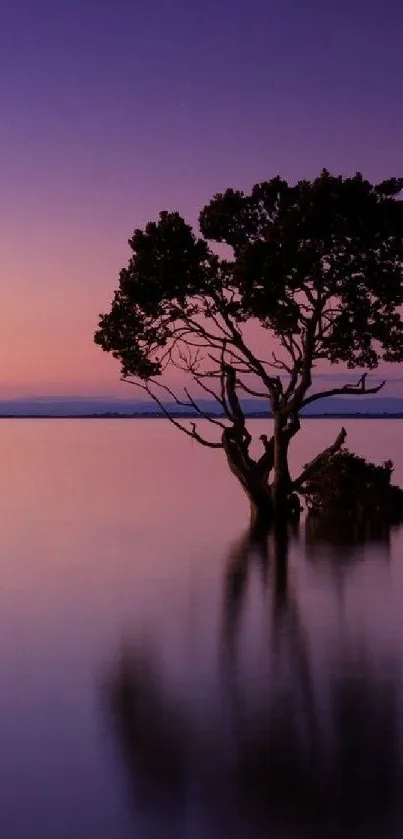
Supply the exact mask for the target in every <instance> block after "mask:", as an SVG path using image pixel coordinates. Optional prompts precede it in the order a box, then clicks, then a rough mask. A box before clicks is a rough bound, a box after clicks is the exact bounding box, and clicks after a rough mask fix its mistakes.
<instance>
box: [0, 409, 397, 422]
mask: <svg viewBox="0 0 403 839" xmlns="http://www.w3.org/2000/svg"><path fill="white" fill-rule="evenodd" d="M171 416H172V417H173V418H174V419H195V418H196V417H197V416H198V415H197V414H196V413H190V412H189V413H188V412H183V411H181V412H179V411H178V413H172V412H171ZM211 416H212V417H218V418H224V414H211ZM245 418H246V419H272V415H271V414H270V413H269V412H268V411H254V412H252V413H246V414H245ZM0 419H166V417H165V415H164V414H162V413H159V412H158V411H134V412H133V413H132V414H123V413H119V412H118V411H116V412H115V411H106V412H105V413H99V414H40V413H38V414H0ZM303 419H304V420H315V419H378V420H379V419H403V413H400V412H399V413H397V414H389V413H379V414H373V413H359V412H355V413H354V414H337V413H329V414H325V413H324V414H305V416H304V417H303Z"/></svg>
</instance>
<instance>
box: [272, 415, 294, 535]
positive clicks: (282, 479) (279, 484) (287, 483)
mask: <svg viewBox="0 0 403 839" xmlns="http://www.w3.org/2000/svg"><path fill="white" fill-rule="evenodd" d="M289 443H290V436H289V434H288V433H287V430H286V428H285V426H284V420H283V419H282V417H275V420H274V479H273V484H272V487H271V494H272V499H273V511H274V516H275V518H276V519H277V520H282V519H284V520H285V519H286V518H287V517H288V498H289V494H290V491H291V478H290V472H289V468H288V446H289Z"/></svg>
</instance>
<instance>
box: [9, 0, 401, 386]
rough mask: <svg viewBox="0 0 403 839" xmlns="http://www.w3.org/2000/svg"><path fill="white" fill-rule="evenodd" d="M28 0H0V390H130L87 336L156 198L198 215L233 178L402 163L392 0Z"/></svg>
mask: <svg viewBox="0 0 403 839" xmlns="http://www.w3.org/2000/svg"><path fill="white" fill-rule="evenodd" d="M22 5H23V7H24V11H23V13H22V7H21V2H19V0H13V2H12V3H7V4H3V6H4V8H3V6H2V7H1V11H0V67H1V71H2V72H1V91H0V92H1V96H0V123H1V133H0V175H1V185H2V198H1V203H0V230H1V244H0V272H1V279H2V300H1V307H0V353H1V358H2V362H3V363H2V376H1V379H0V398H6V397H10V396H15V397H18V396H26V395H29V396H44V395H50V396H52V395H63V394H68V395H74V394H77V395H92V394H113V393H119V392H121V393H122V395H125V396H126V395H127V387H125V386H124V385H121V384H119V382H118V380H119V368H118V364H117V363H116V362H115V361H114V360H113V359H111V358H110V357H109V356H108V355H106V354H105V353H102V352H101V350H100V349H99V348H97V347H96V346H95V345H94V344H93V339H92V336H93V333H94V329H95V328H96V325H97V316H98V313H99V312H101V311H103V310H106V309H107V308H108V307H109V304H110V300H111V297H112V294H113V290H114V288H115V287H116V283H117V279H118V273H119V270H120V268H121V267H122V266H123V265H124V264H125V263H126V261H127V259H128V256H129V249H128V246H127V239H128V238H129V236H130V235H131V233H132V231H133V229H134V228H135V227H137V226H143V225H144V224H145V223H146V222H147V221H148V220H149V219H151V218H155V217H156V216H157V214H158V212H159V211H160V210H162V209H168V210H179V211H180V212H181V213H182V214H183V215H184V216H185V217H187V218H188V219H189V220H190V221H191V222H194V221H195V219H196V218H197V215H198V212H199V210H200V209H201V208H202V207H203V205H204V204H205V203H206V202H207V201H208V200H209V199H210V198H211V196H212V195H213V194H214V193H215V192H217V191H220V190H223V189H225V188H226V187H228V186H233V187H239V188H245V189H249V188H250V186H251V185H252V184H253V183H255V182H256V181H261V180H264V179H266V178H270V177H272V176H274V175H276V174H281V175H282V176H284V177H286V178H288V179H289V180H291V181H294V180H295V179H297V178H299V177H307V178H311V177H315V176H316V175H317V174H318V172H319V171H320V170H321V168H322V167H323V166H327V167H328V168H329V169H330V170H331V171H334V172H341V173H343V174H347V173H351V172H355V171H356V170H357V169H361V170H362V171H363V172H364V174H365V175H366V176H367V177H368V178H370V179H373V180H375V179H382V178H384V177H387V176H390V175H398V174H401V172H402V169H401V167H402V155H401V150H402V148H403V118H402V109H401V106H400V103H401V101H402V99H403V76H402V73H401V67H400V63H401V58H400V53H401V49H400V47H401V43H400V41H401V31H402V25H403V7H402V6H401V4H400V3H398V2H397V0H396V2H394V3H393V4H392V6H393V8H391V13H390V14H388V15H385V14H384V11H383V9H382V8H381V7H380V6H379V9H377V10H374V14H373V15H372V16H371V15H369V14H368V13H367V12H368V10H367V4H364V2H363V0H360V2H359V3H357V4H350V5H351V9H350V7H349V12H348V16H347V17H346V15H343V14H340V13H339V12H338V10H337V8H336V7H337V4H333V5H332V4H326V3H322V4H318V5H317V6H315V9H313V7H312V9H311V10H309V9H308V8H307V9H305V8H304V9H303V8H302V5H301V3H300V2H299V0H298V2H297V0H290V2H289V3H284V4H283V3H281V4H277V5H275V6H273V4H269V3H267V2H266V0H257V2H256V5H255V7H254V13H253V14H251V12H250V6H249V4H248V3H233V2H232V3H230V2H229V0H223V2H222V3H221V4H218V5H217V4H216V3H212V2H210V0H206V3H204V4H201V5H200V4H198V5H197V4H196V5H194V4H189V3H185V0H178V2H177V3H174V4H166V3H165V2H162V0H156V2H155V3H154V4H153V6H152V10H151V7H150V9H149V7H148V5H147V4H143V5H142V6H141V8H140V7H138V5H137V4H134V3H133V2H130V0H114V2H113V3H112V2H111V0H98V2H97V3H96V7H97V15H95V16H94V14H93V5H92V4H86V3H82V2H81V0H69V2H67V0H57V2H55V0H53V2H50V0H44V2H41V3H31V4H29V3H25V2H24V3H23V4H22ZM353 7H354V8H353ZM340 55H343V62H342V63H340ZM241 57H242V58H243V60H241ZM394 375H398V371H394Z"/></svg>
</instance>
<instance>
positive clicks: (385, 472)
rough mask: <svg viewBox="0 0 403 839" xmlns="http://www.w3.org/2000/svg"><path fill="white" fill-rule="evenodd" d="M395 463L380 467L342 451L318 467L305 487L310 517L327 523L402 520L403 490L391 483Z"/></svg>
mask: <svg viewBox="0 0 403 839" xmlns="http://www.w3.org/2000/svg"><path fill="white" fill-rule="evenodd" d="M392 473H393V464H392V462H391V461H390V460H389V461H386V462H385V463H384V464H382V465H381V466H377V465H375V464H374V463H370V462H369V461H367V460H365V459H364V458H363V457H358V455H355V454H353V453H352V452H349V451H348V450H346V449H343V450H341V451H339V452H337V453H336V454H334V455H333V456H331V457H330V458H329V459H328V460H324V461H322V463H320V464H318V468H317V470H316V471H315V474H314V475H312V477H311V478H308V480H307V481H306V483H305V485H304V496H305V500H306V503H307V506H308V509H309V511H310V513H311V514H313V515H316V516H323V517H325V518H328V519H332V518H333V519H340V520H343V521H346V520H348V519H351V520H352V521H354V522H356V521H357V520H358V521H360V520H361V521H364V520H365V519H372V520H374V519H378V520H379V519H380V518H382V520H384V521H386V522H389V523H393V522H399V521H402V520H403V490H401V489H400V488H399V487H397V486H394V485H393V484H392V483H391V477H392Z"/></svg>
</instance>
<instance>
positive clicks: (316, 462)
mask: <svg viewBox="0 0 403 839" xmlns="http://www.w3.org/2000/svg"><path fill="white" fill-rule="evenodd" d="M346 437H347V431H346V429H345V428H342V429H341V431H340V432H339V434H338V435H337V437H336V439H335V441H334V443H332V445H331V446H328V448H327V449H324V450H323V452H320V454H317V455H316V457H314V459H313V460H311V462H310V463H308V464H307V465H306V466H305V468H304V469H303V471H302V472H301V474H300V476H299V478H297V479H296V480H295V481H293V483H292V488H293V490H294V491H296V492H298V491H300V490H301V488H302V487H303V485H304V483H305V481H307V480H308V478H311V477H312V475H314V474H315V472H316V470H317V469H318V467H319V466H321V465H322V463H323V461H324V460H327V459H328V458H329V457H332V455H334V454H336V452H338V451H339V449H341V447H342V445H343V444H344V441H345V439H346Z"/></svg>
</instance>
